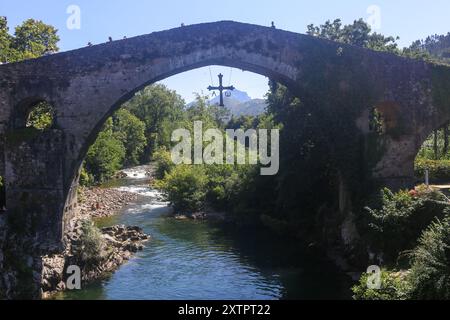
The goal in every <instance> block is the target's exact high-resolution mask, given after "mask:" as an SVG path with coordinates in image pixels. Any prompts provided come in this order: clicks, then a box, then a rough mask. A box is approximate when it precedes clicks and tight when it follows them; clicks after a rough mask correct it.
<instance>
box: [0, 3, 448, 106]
mask: <svg viewBox="0 0 450 320" xmlns="http://www.w3.org/2000/svg"><path fill="white" fill-rule="evenodd" d="M70 5H76V6H78V7H79V8H80V10H81V20H80V21H81V24H80V29H72V30H70V29H69V28H68V27H67V20H68V18H69V15H70V14H68V13H67V9H68V7H69V6H70ZM374 5H375V6H376V8H378V10H379V11H376V12H377V14H376V17H377V19H376V20H375V21H376V23H377V24H376V26H377V28H379V29H377V30H376V31H377V32H380V33H383V34H385V35H394V36H399V37H400V41H399V43H400V45H401V46H408V45H409V44H410V43H411V42H412V41H414V40H417V39H421V38H424V37H426V36H428V35H431V34H444V33H447V32H449V31H450V17H449V14H450V1H449V0H428V1H426V0H347V1H346V0H342V1H333V0H313V1H311V0H306V1H304V0H277V1H274V0H255V1H253V0H252V1H249V0H247V1H245V0H228V1H227V0H222V1H211V0H127V1H125V0H109V1H106V0H70V1H66V0H39V1H30V0H0V15H4V16H7V17H8V20H9V25H10V28H11V30H13V28H14V27H15V26H16V25H17V24H20V23H21V22H22V21H23V20H25V19H28V18H34V19H40V20H43V21H44V22H46V23H49V24H52V25H54V26H55V27H56V28H58V29H59V35H60V37H61V42H60V49H61V51H66V50H71V49H76V48H80V47H84V46H86V44H87V43H88V42H92V43H93V44H97V43H102V42H106V41H107V39H108V37H109V36H111V37H112V38H113V39H121V38H123V37H124V36H127V37H132V36H137V35H141V34H147V33H151V32H154V31H161V30H165V29H170V28H174V27H178V26H180V24H181V23H185V24H195V23H201V22H211V21H219V20H235V21H240V22H248V23H254V24H259V25H267V26H269V25H270V23H271V21H274V22H275V24H276V26H277V28H280V29H285V30H289V31H294V32H300V33H304V32H305V30H306V26H307V25H308V24H310V23H314V24H321V23H323V22H324V21H326V20H327V19H335V18H341V19H342V20H343V21H344V23H351V22H352V21H353V20H355V19H358V18H364V19H366V20H368V21H374V20H370V19H373V17H374V16H375V15H374V11H371V10H369V11H370V12H368V9H369V8H370V7H373V6H374ZM378 13H379V14H378ZM378 17H379V19H378ZM219 72H222V73H223V74H224V75H225V84H228V81H229V75H230V69H229V68H221V67H212V73H213V76H214V81H215V83H216V84H217V78H216V76H217V74H218V73H219ZM231 81H232V82H233V84H234V85H235V86H236V87H237V88H238V89H240V90H243V91H247V92H248V93H249V95H250V96H251V97H253V98H261V97H262V96H263V95H264V94H265V92H266V91H267V84H266V83H267V79H265V78H263V77H260V76H257V75H254V74H252V73H249V72H242V71H240V70H233V74H232V77H231ZM164 83H166V84H167V85H168V86H169V87H171V88H172V89H175V90H177V91H178V92H179V93H180V94H181V95H182V96H183V97H184V98H185V99H186V100H188V101H190V100H192V92H201V91H202V90H204V89H205V87H207V86H208V85H210V84H211V80H210V75H209V68H203V69H199V70H194V71H191V72H187V73H183V74H181V75H178V76H175V77H171V78H169V79H167V80H165V81H164Z"/></svg>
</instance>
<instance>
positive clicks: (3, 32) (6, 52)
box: [0, 17, 59, 63]
mask: <svg viewBox="0 0 450 320" xmlns="http://www.w3.org/2000/svg"><path fill="white" fill-rule="evenodd" d="M57 31H58V30H56V29H55V28H54V27H52V26H50V25H47V24H45V23H43V22H42V21H38V20H34V19H28V20H26V21H24V22H23V23H22V24H21V25H19V26H17V27H16V28H15V32H14V35H10V34H9V28H8V20H7V19H6V17H0V62H2V63H9V62H17V61H21V60H25V59H32V58H37V57H40V56H42V55H45V54H48V53H53V52H57V51H58V50H59V48H58V46H57V43H58V41H59V37H58V35H57Z"/></svg>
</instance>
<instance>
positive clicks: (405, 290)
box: [352, 270, 411, 300]
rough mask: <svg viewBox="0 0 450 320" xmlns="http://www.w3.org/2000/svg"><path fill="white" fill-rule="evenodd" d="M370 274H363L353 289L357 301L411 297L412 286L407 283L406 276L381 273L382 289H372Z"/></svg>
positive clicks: (394, 273)
mask: <svg viewBox="0 0 450 320" xmlns="http://www.w3.org/2000/svg"><path fill="white" fill-rule="evenodd" d="M369 276H370V275H369V274H368V273H363V274H362V276H361V278H360V279H359V282H358V284H356V285H354V286H353V288H352V291H353V299H355V300H406V299H408V297H409V292H410V289H411V288H410V286H409V283H408V282H407V281H405V275H404V274H402V273H400V272H393V271H387V270H382V271H381V287H380V289H370V288H369V287H368V285H367V283H368V280H369Z"/></svg>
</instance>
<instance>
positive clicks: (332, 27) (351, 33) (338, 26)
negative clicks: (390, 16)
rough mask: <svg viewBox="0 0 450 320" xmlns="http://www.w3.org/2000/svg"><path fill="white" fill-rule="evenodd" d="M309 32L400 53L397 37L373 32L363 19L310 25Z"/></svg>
mask: <svg viewBox="0 0 450 320" xmlns="http://www.w3.org/2000/svg"><path fill="white" fill-rule="evenodd" d="M307 28H308V30H307V34H309V35H311V36H315V37H319V38H323V39H327V40H332V41H337V42H342V43H346V44H351V45H354V46H358V47H363V48H368V49H372V50H377V51H388V52H392V53H399V52H400V51H399V49H398V45H397V43H396V40H398V39H399V38H398V37H396V38H394V37H386V36H384V35H382V34H379V33H371V28H370V26H369V25H368V24H367V23H366V22H365V21H364V20H363V19H359V20H355V21H354V22H353V24H349V25H345V26H344V25H342V21H341V20H340V19H336V20H334V21H333V22H331V21H330V20H328V21H326V22H325V23H324V24H322V25H320V26H315V25H314V24H310V25H308V27H307Z"/></svg>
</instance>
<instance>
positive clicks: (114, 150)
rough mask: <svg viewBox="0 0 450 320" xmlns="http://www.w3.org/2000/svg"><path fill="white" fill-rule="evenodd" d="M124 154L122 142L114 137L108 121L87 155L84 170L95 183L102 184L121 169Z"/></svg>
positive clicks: (110, 123)
mask: <svg viewBox="0 0 450 320" xmlns="http://www.w3.org/2000/svg"><path fill="white" fill-rule="evenodd" d="M125 154H126V150H125V147H124V146H123V144H122V142H121V141H120V140H118V139H117V138H116V137H114V134H113V131H112V120H111V119H109V120H108V121H107V123H106V124H105V129H104V130H103V131H102V132H100V134H99V136H98V138H97V140H96V141H95V143H94V144H93V145H92V146H91V148H90V149H89V151H88V153H87V156H86V160H85V166H86V170H87V171H88V172H89V174H91V175H92V176H93V177H94V180H95V182H103V181H105V180H106V179H109V178H111V177H112V176H113V175H114V173H116V171H118V170H120V169H121V168H122V166H123V161H124V159H125Z"/></svg>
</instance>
